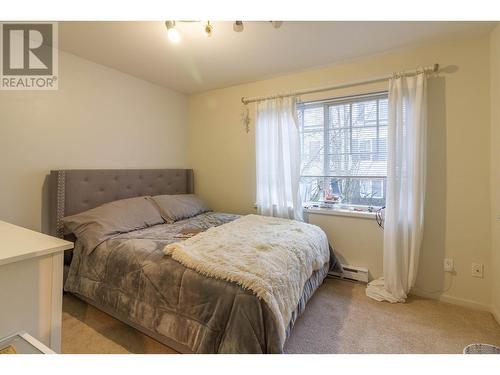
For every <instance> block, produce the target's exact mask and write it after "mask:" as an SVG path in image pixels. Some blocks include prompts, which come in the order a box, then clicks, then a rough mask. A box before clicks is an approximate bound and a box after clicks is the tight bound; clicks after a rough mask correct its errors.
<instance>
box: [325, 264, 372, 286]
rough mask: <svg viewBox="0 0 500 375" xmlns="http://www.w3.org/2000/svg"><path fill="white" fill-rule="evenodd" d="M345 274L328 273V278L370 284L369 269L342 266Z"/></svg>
mask: <svg viewBox="0 0 500 375" xmlns="http://www.w3.org/2000/svg"><path fill="white" fill-rule="evenodd" d="M342 268H343V269H344V272H335V271H330V272H328V276H332V277H335V278H337V279H344V280H351V281H360V282H362V283H367V282H368V269H367V268H363V267H356V266H346V265H342Z"/></svg>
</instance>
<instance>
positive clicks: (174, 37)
mask: <svg viewBox="0 0 500 375" xmlns="http://www.w3.org/2000/svg"><path fill="white" fill-rule="evenodd" d="M165 26H167V36H168V39H170V41H171V42H172V43H179V42H180V41H181V35H180V34H179V31H177V29H176V28H175V21H166V22H165Z"/></svg>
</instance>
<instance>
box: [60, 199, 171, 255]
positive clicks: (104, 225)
mask: <svg viewBox="0 0 500 375" xmlns="http://www.w3.org/2000/svg"><path fill="white" fill-rule="evenodd" d="M62 221H63V223H64V225H65V227H66V229H68V230H69V231H70V232H72V233H74V235H75V236H76V237H77V238H78V239H79V240H80V241H82V243H83V245H84V246H85V248H86V249H87V251H88V252H89V253H91V252H92V251H93V250H94V249H95V248H96V247H97V246H99V245H100V244H101V243H103V242H104V241H106V240H107V239H108V238H110V237H112V236H114V235H117V234H120V233H126V232H130V231H132V230H136V229H142V228H146V227H150V226H152V225H156V224H161V223H163V222H164V221H163V219H162V217H161V215H160V213H159V211H158V209H157V207H156V206H155V204H154V203H153V201H152V200H151V197H137V198H129V199H122V200H118V201H114V202H110V203H105V204H103V205H101V206H99V207H96V208H93V209H91V210H88V211H85V212H82V213H79V214H76V215H73V216H67V217H64V218H63V219H62Z"/></svg>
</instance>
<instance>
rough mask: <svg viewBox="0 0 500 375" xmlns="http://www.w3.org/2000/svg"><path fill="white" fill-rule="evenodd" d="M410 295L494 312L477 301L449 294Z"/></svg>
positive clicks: (419, 292) (421, 293) (417, 293)
mask: <svg viewBox="0 0 500 375" xmlns="http://www.w3.org/2000/svg"><path fill="white" fill-rule="evenodd" d="M410 294H413V295H416V296H419V297H424V298H430V299H436V300H438V301H441V302H447V303H451V304H453V305H458V306H463V307H468V308H470V309H474V310H482V311H489V312H492V309H491V307H490V306H488V305H484V304H482V303H479V302H476V301H473V300H470V299H466V298H460V297H454V296H450V295H448V294H441V295H436V294H429V293H425V292H422V291H418V292H417V291H412V292H411V293H410ZM492 313H493V312H492ZM493 315H495V313H493ZM496 319H497V321H499V319H498V318H497V317H496ZM499 324H500V323H499Z"/></svg>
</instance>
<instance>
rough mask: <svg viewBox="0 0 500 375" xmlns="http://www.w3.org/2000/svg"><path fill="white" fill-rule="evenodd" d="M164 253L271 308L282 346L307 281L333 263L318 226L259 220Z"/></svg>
mask: <svg viewBox="0 0 500 375" xmlns="http://www.w3.org/2000/svg"><path fill="white" fill-rule="evenodd" d="M164 252H165V254H167V255H172V258H173V259H175V260H176V261H178V262H180V263H181V264H183V265H184V266H186V267H188V268H191V269H194V270H196V271H197V272H199V273H201V274H202V275H205V276H209V277H214V278H219V279H222V280H228V281H232V282H235V283H237V284H239V285H241V286H242V287H243V288H246V289H249V290H251V291H252V292H253V293H254V294H255V295H257V297H259V298H261V299H262V300H264V301H265V302H266V303H267V305H268V306H269V308H270V310H271V312H272V313H273V315H274V318H275V320H276V323H277V326H278V327H277V328H278V331H279V334H280V337H281V339H282V342H284V341H285V335H286V328H287V326H288V324H289V322H290V319H291V317H292V312H293V311H294V310H295V309H296V307H297V305H298V303H299V301H300V297H301V295H302V290H303V288H304V285H305V283H306V281H307V280H308V279H309V278H310V277H311V276H312V274H313V272H314V271H316V270H318V269H320V268H322V267H323V266H324V265H325V263H326V262H328V261H329V259H330V252H329V247H328V240H327V238H326V235H325V233H324V232H323V231H322V230H321V229H320V228H318V227H317V226H315V225H311V224H306V223H302V222H298V221H293V220H287V219H279V218H274V217H267V216H259V215H247V216H243V217H241V218H239V219H237V220H235V221H232V222H230V223H227V224H224V225H221V226H218V227H212V228H210V229H208V230H207V231H205V232H202V233H200V234H197V235H196V236H194V237H192V238H190V239H187V240H185V241H183V242H177V243H173V244H170V245H167V246H166V247H165V249H164Z"/></svg>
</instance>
